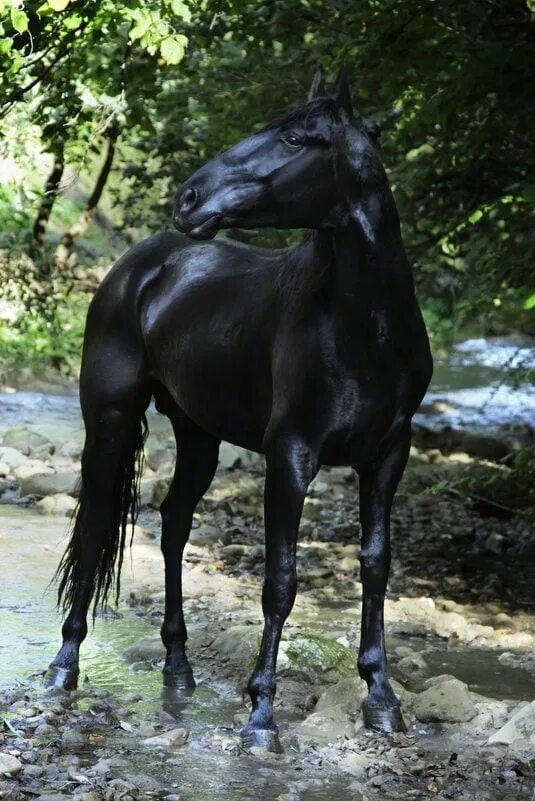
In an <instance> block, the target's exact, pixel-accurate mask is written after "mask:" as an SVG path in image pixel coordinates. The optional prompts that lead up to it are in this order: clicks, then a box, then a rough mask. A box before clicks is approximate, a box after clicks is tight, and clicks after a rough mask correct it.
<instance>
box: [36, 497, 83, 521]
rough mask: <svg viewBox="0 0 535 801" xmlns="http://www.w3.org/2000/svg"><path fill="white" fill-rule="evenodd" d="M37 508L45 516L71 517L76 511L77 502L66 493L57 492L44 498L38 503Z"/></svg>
mask: <svg viewBox="0 0 535 801" xmlns="http://www.w3.org/2000/svg"><path fill="white" fill-rule="evenodd" d="M35 508H36V509H37V511H38V512H40V513H41V514H43V515H56V516H58V517H71V516H72V513H73V512H74V510H75V509H76V500H75V499H74V498H73V497H72V496H71V495H67V494H66V493H65V492H57V493H55V494H54V495H47V496H46V497H45V498H42V499H41V500H40V501H38V502H37V504H36V506H35Z"/></svg>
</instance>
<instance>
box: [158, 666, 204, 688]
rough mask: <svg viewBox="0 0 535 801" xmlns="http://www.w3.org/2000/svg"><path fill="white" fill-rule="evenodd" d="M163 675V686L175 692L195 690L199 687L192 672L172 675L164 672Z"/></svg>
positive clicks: (187, 671) (186, 671)
mask: <svg viewBox="0 0 535 801" xmlns="http://www.w3.org/2000/svg"><path fill="white" fill-rule="evenodd" d="M162 675H163V686H164V687H170V688H171V689H173V690H194V689H195V687H196V686H197V685H196V684H195V679H194V678H193V671H192V670H185V671H184V672H183V673H171V672H168V671H166V670H163V671H162Z"/></svg>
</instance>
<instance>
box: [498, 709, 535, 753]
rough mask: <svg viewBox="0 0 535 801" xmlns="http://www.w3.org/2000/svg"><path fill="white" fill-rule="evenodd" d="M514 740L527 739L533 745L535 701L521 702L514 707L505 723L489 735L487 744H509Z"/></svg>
mask: <svg viewBox="0 0 535 801" xmlns="http://www.w3.org/2000/svg"><path fill="white" fill-rule="evenodd" d="M516 740H524V741H526V740H527V741H528V742H529V744H530V745H532V746H535V701H532V702H531V703H530V704H521V705H520V706H519V707H517V708H516V710H515V711H514V713H513V715H512V716H511V717H510V718H509V720H508V721H507V723H505V725H503V726H502V727H501V729H498V731H497V732H495V733H494V734H492V735H491V736H490V737H489V740H488V742H489V744H491V745H492V744H493V743H506V744H507V745H511V744H512V743H514V742H515V741H516Z"/></svg>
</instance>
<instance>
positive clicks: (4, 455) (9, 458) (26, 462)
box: [0, 445, 31, 472]
mask: <svg viewBox="0 0 535 801" xmlns="http://www.w3.org/2000/svg"><path fill="white" fill-rule="evenodd" d="M0 462H2V464H5V465H7V466H8V467H9V470H10V471H11V472H13V470H16V469H17V467H29V466H30V465H31V460H30V459H29V458H28V457H27V456H25V455H24V454H23V453H21V452H20V451H18V450H16V449H15V448H10V447H7V446H4V445H2V446H0Z"/></svg>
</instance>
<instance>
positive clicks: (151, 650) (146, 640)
mask: <svg viewBox="0 0 535 801" xmlns="http://www.w3.org/2000/svg"><path fill="white" fill-rule="evenodd" d="M122 656H123V659H126V661H127V662H130V663H134V662H144V661H148V662H158V661H159V660H160V659H164V658H165V648H164V645H163V643H162V641H161V639H160V637H158V636H154V637H140V638H139V640H136V642H134V643H132V645H129V646H128V647H127V648H125V649H124V651H123V654H122Z"/></svg>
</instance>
